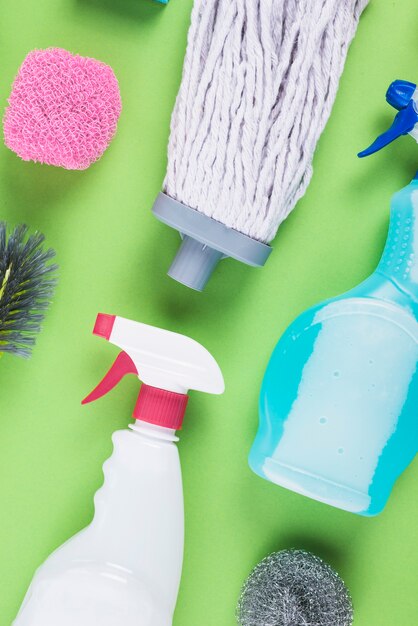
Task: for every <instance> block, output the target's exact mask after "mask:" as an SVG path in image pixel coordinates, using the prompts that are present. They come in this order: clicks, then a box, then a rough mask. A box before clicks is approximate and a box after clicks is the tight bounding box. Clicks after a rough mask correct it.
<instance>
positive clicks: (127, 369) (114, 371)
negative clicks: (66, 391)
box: [81, 352, 138, 404]
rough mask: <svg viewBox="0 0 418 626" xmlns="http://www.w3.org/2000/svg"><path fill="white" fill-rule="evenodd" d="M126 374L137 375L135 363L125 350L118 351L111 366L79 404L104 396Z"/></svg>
mask: <svg viewBox="0 0 418 626" xmlns="http://www.w3.org/2000/svg"><path fill="white" fill-rule="evenodd" d="M127 374H135V375H136V376H138V370H137V369H136V366H135V363H134V362H133V361H132V359H131V357H130V356H129V355H128V354H126V352H120V353H119V354H118V356H117V357H116V360H115V362H114V363H113V365H112V367H111V368H110V370H109V371H108V373H107V374H106V376H105V377H104V378H103V380H101V381H100V383H99V384H98V385H97V387H95V388H94V389H93V391H92V392H91V393H90V394H89V395H88V396H87V397H86V398H84V400H83V401H82V402H81V404H88V403H89V402H94V401H95V400H98V399H99V398H101V397H102V396H105V395H106V394H107V393H109V391H111V390H112V389H113V388H114V387H116V385H117V384H118V383H119V382H120V381H121V380H122V378H123V377H124V376H126V375H127Z"/></svg>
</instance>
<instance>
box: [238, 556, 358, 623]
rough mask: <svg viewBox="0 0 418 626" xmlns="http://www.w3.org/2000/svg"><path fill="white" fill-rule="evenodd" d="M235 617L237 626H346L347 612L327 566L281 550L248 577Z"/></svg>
mask: <svg viewBox="0 0 418 626" xmlns="http://www.w3.org/2000/svg"><path fill="white" fill-rule="evenodd" d="M236 616H237V621H238V623H239V624H240V625H241V626H351V624H352V622H353V607H352V602H351V598H350V595H349V593H348V590H347V588H346V586H345V584H344V582H343V581H342V580H341V578H340V577H339V575H338V574H337V573H336V572H335V571H334V570H333V569H332V568H331V567H330V566H329V565H328V564H327V563H325V562H324V561H322V559H320V558H319V557H317V556H315V555H313V554H311V553H310V552H305V551H304V550H283V551H282V552H276V553H274V554H271V555H270V556H268V557H267V558H265V559H263V561H261V563H259V564H258V565H257V566H256V567H255V568H254V570H253V571H252V572H251V574H250V576H249V577H248V579H247V580H246V581H245V583H244V586H243V588H242V591H241V596H240V599H239V602H238V606H237V614H236Z"/></svg>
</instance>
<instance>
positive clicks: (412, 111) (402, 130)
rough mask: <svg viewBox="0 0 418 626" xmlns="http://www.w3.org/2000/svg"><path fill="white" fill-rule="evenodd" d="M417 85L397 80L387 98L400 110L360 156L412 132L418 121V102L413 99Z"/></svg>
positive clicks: (376, 150)
mask: <svg viewBox="0 0 418 626" xmlns="http://www.w3.org/2000/svg"><path fill="white" fill-rule="evenodd" d="M416 87H417V86H416V85H414V84H413V83H409V82H407V81H401V80H395V81H394V82H393V83H392V84H391V85H390V87H389V89H388V91H387V93H386V100H387V101H388V102H389V104H391V105H392V106H393V107H394V108H395V109H398V110H399V113H398V114H397V115H396V117H395V119H394V121H393V124H392V126H391V127H390V128H389V129H388V130H387V131H386V132H385V133H383V134H382V135H380V136H379V137H378V138H377V139H376V140H375V141H374V142H373V143H372V145H371V146H369V147H368V148H366V150H363V151H362V152H359V153H358V156H359V157H360V158H363V157H366V156H369V155H370V154H374V153H375V152H378V151H379V150H381V149H382V148H384V147H385V146H387V145H389V144H390V143H392V141H395V139H398V137H401V136H402V135H407V134H408V133H410V132H411V131H412V130H413V129H414V127H415V125H416V124H417V123H418V109H417V104H416V103H415V101H414V99H413V95H414V93H415V90H416Z"/></svg>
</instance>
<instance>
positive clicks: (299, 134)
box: [163, 0, 368, 260]
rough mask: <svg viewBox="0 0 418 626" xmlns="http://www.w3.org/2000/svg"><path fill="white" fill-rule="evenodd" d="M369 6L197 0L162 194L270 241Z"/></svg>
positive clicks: (305, 171) (300, 187)
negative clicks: (362, 14) (357, 29)
mask: <svg viewBox="0 0 418 626" xmlns="http://www.w3.org/2000/svg"><path fill="white" fill-rule="evenodd" d="M367 3H368V0H321V2H312V0H266V1H264V2H260V0H212V1H211V2H208V1H207V0H195V4H194V9H193V14H192V23H191V27H190V30H189V35H188V46H187V52H186V58H185V62H184V69H183V78H182V83H181V86H180V90H179V94H178V97H177V101H176V106H175V110H174V112H173V116H172V121H171V136H170V142H169V148H168V168H167V175H166V179H165V183H164V187H163V191H164V192H165V194H166V195H167V196H169V197H171V198H173V199H175V200H177V201H179V202H181V203H182V204H184V205H186V206H187V207H190V208H191V209H195V210H197V211H198V212H200V213H202V214H204V215H205V216H208V217H210V218H213V219H214V220H216V221H218V222H221V223H222V224H224V225H225V226H227V227H229V228H232V229H236V230H237V231H239V232H240V233H243V234H245V235H248V236H249V237H251V238H253V239H255V240H258V241H260V242H264V243H267V242H270V241H271V240H272V239H273V238H274V236H275V234H276V231H277V229H278V227H279V225H280V224H281V222H282V221H283V220H284V219H285V218H286V217H287V216H288V215H289V213H290V212H291V210H292V209H293V207H294V206H295V204H296V202H297V201H298V199H299V198H300V197H301V196H302V195H303V194H304V193H305V190H306V188H307V186H308V184H309V181H310V179H311V176H312V158H313V154H314V150H315V147H316V144H317V141H318V139H319V136H320V135H321V133H322V131H323V129H324V126H325V124H326V122H327V120H328V117H329V115H330V112H331V108H332V105H333V103H334V99H335V96H336V93H337V89H338V83H339V78H340V75H341V73H342V70H343V67H344V63H345V59H346V55H347V50H348V47H349V44H350V42H351V40H352V38H353V36H354V34H355V32H356V28H357V24H358V21H359V18H360V15H361V12H362V11H363V9H364V7H365V6H366V4H367ZM165 221H166V223H169V221H168V220H165ZM209 243H210V242H209ZM236 258H238V255H237V256H236ZM240 260H242V259H240Z"/></svg>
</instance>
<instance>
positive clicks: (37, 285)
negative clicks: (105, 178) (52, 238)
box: [0, 222, 57, 357]
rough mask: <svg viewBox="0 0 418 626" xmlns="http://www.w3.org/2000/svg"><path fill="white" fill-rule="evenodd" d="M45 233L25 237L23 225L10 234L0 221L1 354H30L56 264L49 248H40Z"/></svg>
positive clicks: (49, 295)
mask: <svg viewBox="0 0 418 626" xmlns="http://www.w3.org/2000/svg"><path fill="white" fill-rule="evenodd" d="M43 242H44V236H43V235H42V234H41V233H35V234H33V235H30V236H28V234H27V228H26V226H24V225H21V226H17V227H16V228H15V229H14V230H13V231H12V232H11V233H10V235H9V236H7V227H6V224H5V223H4V222H0V353H1V352H11V353H12V354H17V355H18V356H22V357H28V356H30V353H31V349H32V347H33V345H34V344H35V336H36V334H37V333H38V332H39V330H40V327H41V323H42V321H43V319H44V312H45V309H46V308H47V307H48V305H49V300H50V298H51V296H52V294H53V291H54V286H55V283H56V279H55V278H54V272H55V270H56V269H57V266H56V265H55V264H53V263H50V261H51V259H52V258H53V257H54V256H55V252H54V250H52V249H49V250H45V249H44V248H43V245H42V244H43Z"/></svg>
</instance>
